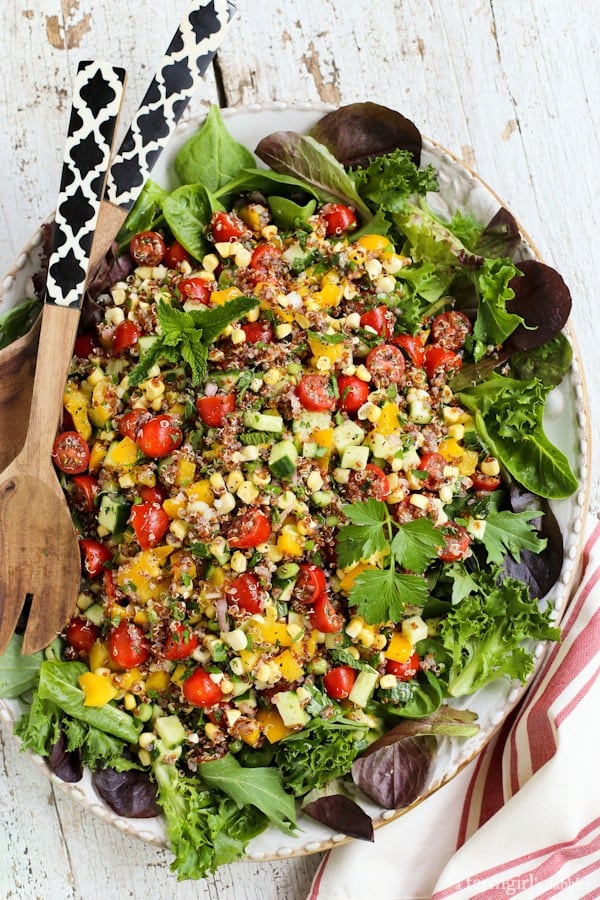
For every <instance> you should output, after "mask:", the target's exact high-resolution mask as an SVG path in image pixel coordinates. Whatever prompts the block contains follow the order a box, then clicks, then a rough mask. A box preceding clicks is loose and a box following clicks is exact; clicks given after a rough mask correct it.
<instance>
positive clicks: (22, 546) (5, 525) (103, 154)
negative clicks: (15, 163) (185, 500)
mask: <svg viewBox="0 0 600 900" xmlns="http://www.w3.org/2000/svg"><path fill="white" fill-rule="evenodd" d="M124 82H125V71H124V70H123V69H121V68H115V67H113V66H110V65H108V64H107V63H100V62H82V63H80V64H79V67H78V71H77V77H76V82H75V89H74V96H73V104H72V108H71V115H70V120H69V129H68V134H67V142H66V147H65V155H64V162H63V169H62V177H61V184H60V192H59V198H58V205H57V210H56V218H55V228H54V237H53V245H52V252H51V256H50V261H49V268H48V281H47V286H46V296H45V301H44V308H43V313H42V322H41V328H40V339H39V348H38V354H37V363H36V367H35V375H34V381H33V392H32V398H31V411H30V414H29V420H28V421H29V424H28V427H27V433H26V437H25V443H24V445H23V447H22V449H21V451H20V453H19V454H18V456H17V457H16V459H15V460H14V461H13V462H12V463H11V464H10V466H9V467H8V468H7V469H6V470H5V471H4V473H3V474H2V476H1V477H0V551H1V552H0V654H1V653H3V652H4V651H5V650H6V647H7V645H8V642H9V640H10V638H11V635H12V634H13V632H14V630H15V627H16V625H17V622H18V619H19V616H20V614H21V612H22V610H23V606H24V603H25V599H26V597H27V595H30V596H31V598H32V599H31V609H30V611H29V616H28V620H27V627H26V630H25V636H24V640H23V653H26V654H28V653H34V652H35V651H37V650H40V649H41V648H42V647H45V646H46V645H47V644H49V643H50V642H51V641H52V640H53V638H54V637H55V636H56V634H57V632H59V631H60V630H61V629H62V627H63V626H64V625H65V623H66V621H67V619H68V618H69V616H70V614H71V612H72V610H73V608H74V606H75V603H76V600H77V593H78V590H79V582H80V578H81V561H80V552H79V544H78V541H77V536H76V533H75V529H74V527H73V523H72V520H71V514H70V511H69V506H68V504H67V501H66V498H65V495H64V494H63V491H62V488H61V486H60V483H59V481H58V477H57V474H56V472H55V470H54V467H53V465H52V460H51V451H52V445H53V442H54V438H55V436H56V430H57V426H58V422H59V418H60V412H61V408H62V400H63V392H64V386H65V382H66V378H67V373H68V369H69V363H70V360H71V355H72V352H73V344H74V341H75V336H76V333H77V325H78V322H79V315H80V311H81V303H82V300H83V294H84V290H85V283H86V278H87V272H88V264H89V254H90V250H91V247H92V239H93V236H94V231H95V228H96V223H97V219H98V213H99V210H100V200H101V197H102V194H103V191H104V185H105V179H106V173H107V170H108V164H109V159H110V153H111V149H112V143H113V138H114V132H115V128H116V124H117V121H118V117H119V112H120V109H121V102H122V98H123V89H124Z"/></svg>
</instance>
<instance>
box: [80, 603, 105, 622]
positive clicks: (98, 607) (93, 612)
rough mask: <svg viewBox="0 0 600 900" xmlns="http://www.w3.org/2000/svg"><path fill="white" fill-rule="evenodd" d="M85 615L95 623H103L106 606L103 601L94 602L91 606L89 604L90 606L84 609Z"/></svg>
mask: <svg viewBox="0 0 600 900" xmlns="http://www.w3.org/2000/svg"><path fill="white" fill-rule="evenodd" d="M83 615H84V616H85V618H86V619H87V620H88V621H89V622H91V623H92V624H93V625H102V621H103V619H104V607H103V606H102V604H101V603H92V605H91V606H88V608H87V609H86V610H84V613H83Z"/></svg>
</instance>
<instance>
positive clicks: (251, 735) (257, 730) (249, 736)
mask: <svg viewBox="0 0 600 900" xmlns="http://www.w3.org/2000/svg"><path fill="white" fill-rule="evenodd" d="M243 722H244V725H243V727H241V722H239V721H238V722H236V723H235V725H234V726H233V731H234V732H235V734H236V735H239V737H240V740H242V741H243V742H244V743H245V744H248V745H249V746H250V747H256V746H257V745H258V743H259V741H260V739H261V736H262V729H261V727H260V722H258V721H257V720H256V719H250V720H248V719H243ZM236 726H237V727H236Z"/></svg>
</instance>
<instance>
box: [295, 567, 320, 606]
mask: <svg viewBox="0 0 600 900" xmlns="http://www.w3.org/2000/svg"><path fill="white" fill-rule="evenodd" d="M326 590H327V580H326V578H325V572H324V571H323V569H322V568H321V567H320V566H315V565H314V564H313V563H300V570H299V572H298V577H297V578H296V584H295V585H294V597H295V599H296V600H298V601H299V602H300V603H304V605H305V606H312V604H313V603H314V602H315V600H316V599H317V597H320V596H321V594H324V593H325V591H326Z"/></svg>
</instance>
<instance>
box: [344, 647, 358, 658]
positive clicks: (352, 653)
mask: <svg viewBox="0 0 600 900" xmlns="http://www.w3.org/2000/svg"><path fill="white" fill-rule="evenodd" d="M346 653H348V654H349V655H350V656H351V657H352V658H353V659H360V652H359V649H358V647H346Z"/></svg>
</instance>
